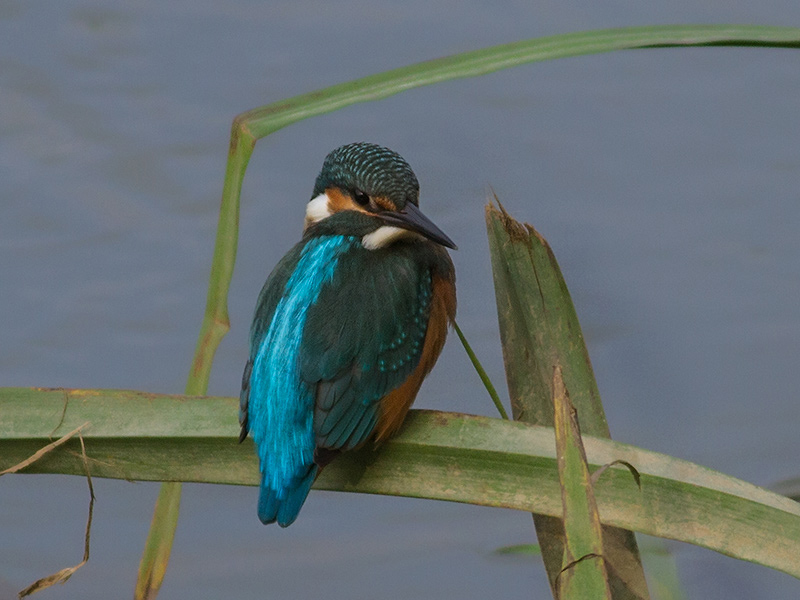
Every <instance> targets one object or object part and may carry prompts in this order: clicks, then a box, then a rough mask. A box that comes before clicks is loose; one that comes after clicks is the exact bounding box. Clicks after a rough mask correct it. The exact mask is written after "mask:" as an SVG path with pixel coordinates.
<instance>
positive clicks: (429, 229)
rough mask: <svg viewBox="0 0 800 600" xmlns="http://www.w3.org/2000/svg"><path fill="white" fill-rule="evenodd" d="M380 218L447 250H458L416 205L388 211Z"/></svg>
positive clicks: (381, 214)
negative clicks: (413, 232)
mask: <svg viewBox="0 0 800 600" xmlns="http://www.w3.org/2000/svg"><path fill="white" fill-rule="evenodd" d="M378 216H379V217H380V218H381V219H383V220H384V221H385V222H386V223H389V224H390V225H395V226H397V227H402V228H403V229H408V230H409V231H415V232H416V233H419V234H422V235H424V236H425V237H426V238H428V239H429V240H431V241H432V242H436V243H437V244H440V245H442V246H444V247H446V248H452V249H453V250H458V247H457V246H456V245H455V244H454V243H453V240H451V239H450V238H449V237H447V235H445V233H444V231H442V230H441V229H439V228H438V227H437V226H436V225H434V224H433V221H431V220H430V219H429V218H428V217H426V216H425V215H423V214H422V211H420V209H419V208H417V206H416V205H415V204H411V202H408V203H406V205H405V206H404V207H403V210H399V211H397V212H388V211H387V212H384V213H380V214H379V215H378Z"/></svg>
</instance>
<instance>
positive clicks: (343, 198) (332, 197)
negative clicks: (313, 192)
mask: <svg viewBox="0 0 800 600" xmlns="http://www.w3.org/2000/svg"><path fill="white" fill-rule="evenodd" d="M325 194H326V195H327V196H328V210H329V211H330V213H331V214H335V213H337V212H341V211H343V210H357V211H359V212H363V213H366V212H367V211H366V210H364V209H363V208H362V207H361V206H359V205H358V204H356V203H355V202H354V201H353V198H351V197H350V194H347V193H345V192H343V191H342V190H341V189H340V188H338V187H329V188H328V189H327V190H325Z"/></svg>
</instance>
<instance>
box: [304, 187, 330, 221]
mask: <svg viewBox="0 0 800 600" xmlns="http://www.w3.org/2000/svg"><path fill="white" fill-rule="evenodd" d="M331 214H332V213H331V211H330V209H329V208H328V194H326V193H325V192H323V193H321V194H320V195H319V196H317V197H316V198H312V200H311V201H310V202H309V203H308V205H307V206H306V227H308V226H309V225H311V224H312V223H316V222H317V221H322V219H327V218H328V217H330V216H331Z"/></svg>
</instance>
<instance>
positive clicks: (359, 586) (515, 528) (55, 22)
mask: <svg viewBox="0 0 800 600" xmlns="http://www.w3.org/2000/svg"><path fill="white" fill-rule="evenodd" d="M675 22H684V23H688V22H695V23H725V22H738V23H764V24H779V25H784V24H799V23H800V4H798V3H796V2H781V1H778V0H776V1H773V2H761V3H748V2H741V1H739V2H733V1H732V2H724V1H722V2H705V3H697V2H689V1H688V0H681V1H678V2H671V3H668V4H667V3H664V4H662V5H659V6H652V5H650V4H649V3H643V4H641V5H631V4H630V3H628V2H622V1H619V0H608V1H605V2H602V3H594V2H588V1H586V0H584V1H583V2H570V1H567V2H560V3H548V2H543V3H536V4H534V3H529V2H499V3H498V2H479V1H474V0H473V1H470V2H464V3H455V2H446V3H428V2H420V1H418V0H411V1H410V2H405V3H402V4H400V3H395V2H386V1H378V2H365V1H359V0H352V1H350V2H342V3H328V2H308V3H302V5H301V4H300V3H296V2H269V3H262V2H252V1H251V2H246V1H235V0H231V1H229V2H226V3H218V2H208V1H200V2H184V3H179V2H173V3H168V4H167V3H160V2H145V3H137V5H136V6H135V7H134V6H132V5H131V3H126V2H120V1H116V2H114V1H112V0H109V1H107V2H89V1H84V2H79V1H67V0H60V1H59V2H54V1H50V2H37V3H30V2H15V1H13V0H6V2H3V3H1V4H0V194H1V197H2V202H3V213H2V214H3V216H2V218H1V219H0V256H2V260H0V282H2V283H1V285H0V306H2V310H1V311H0V340H2V344H0V385H3V386H7V385H23V386H28V385H41V386H68V387H112V388H136V389H145V390H151V391H157V392H172V393H180V392H181V391H182V390H183V385H184V381H185V376H186V373H187V371H188V365H189V361H190V358H191V355H192V351H193V348H194V343H195V337H196V332H197V330H198V327H199V324H200V320H201V316H202V310H203V306H204V302H205V286H206V281H207V272H208V267H209V264H210V259H211V252H212V243H213V233H214V228H215V225H216V212H217V208H218V202H219V195H220V191H221V188H222V176H223V171H224V160H225V156H226V150H227V143H228V132H229V127H230V122H231V119H232V118H233V116H234V115H235V114H237V113H239V112H241V111H243V110H247V109H249V108H252V107H255V106H259V105H261V104H265V103H267V102H271V101H275V100H278V99H281V98H284V97H287V96H290V95H294V94H297V93H301V92H305V91H310V90H312V89H316V88H319V87H322V86H324V85H328V84H333V83H337V82H340V81H345V80H349V79H352V78H355V77H358V76H363V75H367V74H370V73H374V72H377V71H381V70H384V69H388V68H392V67H397V66H401V65H405V64H408V63H411V62H416V61H420V60H424V59H428V58H433V57H437V56H442V55H447V54H452V53H454V52H458V51H462V50H467V49H473V48H478V47H482V46H487V45H491V44H496V43H502V42H507V41H512V40H517V39H523V38H527V37H534V36H539V35H549V34H554V33H561V32H567V31H575V30H583V29H591V28H601V27H614V26H623V25H640V24H666V23H675ZM799 56H800V55H798V53H797V52H796V51H789V50H754V49H749V50H748V49H696V50H691V49H687V50H650V51H635V52H624V53H616V54H609V55H603V56H597V57H587V58H575V59H567V60H562V61H557V62H552V63H547V64H538V65H531V66H526V67H522V68H518V69H516V70H512V71H509V72H506V73H501V74H495V75H491V76H487V77H484V78H481V79H476V80H470V81H459V82H455V83H449V84H445V85H440V86H437V87H435V88H427V89H422V90H417V91H413V92H408V93H405V94H402V95H400V96H395V97H393V98H391V99H389V100H385V101H382V102H379V103H374V104H369V105H360V106H355V107H351V108H348V109H346V110H343V111H340V112H339V113H336V114H332V115H328V116H324V117H320V118H316V119H313V120H310V121H306V122H304V123H300V124H298V125H294V126H292V127H290V128H288V129H285V130H283V131H281V132H279V133H278V134H276V135H274V136H272V137H271V138H269V139H268V140H265V141H262V142H260V143H259V146H258V148H257V150H256V152H255V155H254V157H253V160H252V161H251V166H250V169H249V171H248V176H247V179H246V182H245V189H244V193H243V209H242V235H241V243H240V250H239V262H238V264H237V269H236V273H235V276H234V281H233V287H232V290H231V299H230V312H231V320H232V326H233V328H232V330H231V334H230V335H229V336H228V337H227V338H226V339H225V341H224V342H223V344H222V346H221V348H220V351H219V352H218V356H217V361H216V366H215V369H214V372H213V376H212V380H211V387H210V392H211V393H213V394H224V395H235V394H237V393H238V385H239V381H240V375H241V366H242V364H243V362H244V360H245V355H246V351H247V349H246V337H247V328H248V325H249V319H250V315H251V311H252V308H253V304H254V302H255V297H256V294H257V293H258V290H259V288H260V286H261V284H262V283H263V280H264V278H265V276H266V275H267V273H268V272H269V270H270V269H271V267H272V265H273V264H274V263H275V262H276V261H277V260H278V258H279V257H280V256H281V255H282V253H283V252H284V251H285V250H286V249H288V248H289V247H290V246H291V245H292V244H293V243H294V242H295V241H296V240H297V239H298V237H299V231H300V228H301V226H302V217H303V207H304V204H305V202H306V201H307V200H308V198H309V195H310V193H311V188H312V185H313V180H314V177H315V176H316V173H317V171H318V169H319V166H320V165H321V162H322V159H323V157H324V155H325V154H326V153H327V152H328V151H329V150H330V149H332V148H334V147H336V146H338V145H340V144H342V143H346V142H350V141H354V140H369V141H375V142H378V143H381V144H384V145H387V146H390V147H392V148H394V149H396V150H397V151H399V152H400V153H401V154H403V155H404V156H405V157H406V158H407V159H408V160H409V162H410V163H411V164H412V166H413V167H414V168H415V170H416V172H417V175H418V176H419V179H420V181H421V182H422V187H423V197H422V202H423V205H424V209H425V212H426V213H427V214H428V215H429V216H431V218H432V219H433V220H434V221H435V222H436V223H437V224H438V225H440V226H441V227H442V229H443V230H444V231H446V232H447V233H448V234H450V235H451V237H453V239H455V240H456V242H457V243H458V245H459V247H460V250H459V251H458V252H457V253H455V255H454V260H455V262H456V267H457V269H458V273H459V302H460V313H459V314H460V319H459V320H460V322H461V325H462V327H463V328H464V330H465V331H466V333H467V334H468V336H469V337H470V339H471V341H472V343H473V345H475V346H476V348H477V350H478V352H479V354H480V356H481V358H482V359H483V360H484V362H485V365H486V367H487V368H488V370H489V373H490V375H491V376H492V378H493V379H494V381H495V382H496V383H498V384H500V383H502V382H503V371H502V360H501V354H500V349H499V335H498V332H497V324H496V315H495V312H494V293H493V288H492V282H491V273H490V267H489V258H488V248H487V244H486V241H485V234H484V224H483V210H482V206H483V203H484V201H485V198H486V191H487V189H488V186H492V188H493V189H494V190H495V191H496V192H497V194H498V195H499V196H500V198H501V199H502V201H503V202H504V203H505V204H506V206H507V208H508V209H509V210H510V211H511V212H512V213H513V214H514V215H516V216H517V217H518V218H520V219H524V220H526V221H529V222H531V223H533V224H534V225H535V226H536V227H537V228H538V229H539V230H540V231H541V232H542V233H543V234H544V235H545V236H546V237H547V238H548V239H549V240H550V242H551V243H552V245H553V247H554V249H555V251H556V254H557V256H558V258H559V260H560V263H561V266H562V269H563V271H564V274H565V277H566V279H567V282H568V283H569V286H570V290H571V292H572V295H573V299H574V301H575V303H576V305H577V309H578V313H579V315H580V316H581V320H582V323H583V327H584V331H585V333H586V336H587V339H588V343H589V350H590V353H591V356H592V359H593V362H594V367H595V371H596V374H597V377H598V380H599V384H600V389H601V392H602V393H603V397H604V400H605V406H606V410H607V413H608V416H609V422H610V424H611V428H612V432H613V434H614V437H615V438H616V439H619V440H621V441H625V442H630V443H634V444H638V445H641V446H644V447H647V448H651V449H653V450H658V451H662V452H667V453H669V454H673V455H676V456H680V457H682V458H686V459H689V460H692V461H696V462H699V463H701V464H704V465H708V466H711V467H714V468H717V469H720V470H723V471H725V472H728V473H731V474H734V475H737V476H739V477H743V478H745V479H747V480H749V481H752V482H755V483H758V484H762V485H769V484H770V483H772V482H774V481H776V480H779V479H782V478H788V477H792V476H798V475H799V474H800V473H799V472H798V462H797V456H798V451H799V450H800V441H798V436H797V423H798V421H800V408H798V402H797V398H798V392H800V369H798V368H797V356H798V354H800V303H799V302H798V297H799V296H800V261H799V260H798V257H800V236H798V235H797V232H798V224H800V202H798V201H799V200H800V146H798V144H797V140H798V139H800V121H799V120H798V98H800V69H798V64H800V62H798V57H799ZM418 406H421V407H426V408H439V409H445V410H460V411H464V412H472V413H480V414H487V415H492V414H493V410H494V409H493V407H492V406H491V404H490V402H489V400H488V399H487V398H486V397H485V394H484V393H482V391H481V388H480V386H479V383H478V381H477V378H476V376H475V375H474V374H473V372H472V370H471V368H470V366H469V364H468V362H467V360H466V357H465V356H464V353H463V351H462V350H461V349H460V346H459V345H458V344H457V343H452V342H451V343H450V344H449V345H448V347H447V348H446V350H445V353H444V355H443V357H442V359H441V361H440V364H439V367H438V368H437V370H436V371H435V372H434V373H433V375H432V376H431V377H430V379H429V381H428V383H427V384H426V386H425V388H424V389H423V392H422V394H421V396H420V399H419V401H418ZM0 418H2V416H1V415H0ZM95 486H96V491H97V496H98V502H97V506H96V511H95V525H94V531H93V540H92V542H93V545H92V551H93V555H92V558H91V561H90V563H89V565H88V566H86V567H85V568H84V569H83V570H82V571H80V572H79V573H78V574H77V575H76V576H75V577H74V578H73V580H72V581H70V582H69V583H68V584H67V585H66V586H65V587H59V588H57V589H56V590H55V591H50V592H46V594H49V597H54V598H56V597H57V598H94V597H97V598H109V597H110V598H117V597H123V598H124V597H130V594H131V590H132V588H133V583H134V579H135V572H136V568H137V565H138V560H139V557H140V553H141V549H142V545H143V543H144V539H145V536H146V533H147V529H148V526H149V521H150V517H151V514H152V507H153V502H154V499H155V496H156V493H157V489H158V488H157V486H156V485H150V484H131V483H125V482H118V481H97V482H96V483H95ZM255 502H256V490H255V489H250V488H227V487H215V486H200V485H192V486H187V488H186V491H185V494H184V504H183V510H182V519H181V524H180V526H179V530H178V535H177V539H176V544H175V549H174V554H173V561H172V565H171V568H170V571H169V573H168V576H167V579H166V583H165V586H164V589H163V593H162V596H163V597H164V598H176V599H183V598H186V599H188V598H193V599H194V598H219V597H222V596H223V595H225V596H231V595H235V596H236V597H238V598H256V597H281V598H287V599H289V598H308V597H313V596H322V595H324V596H325V597H326V598H329V599H331V600H333V599H335V598H348V599H350V598H357V599H358V598H387V599H395V598H397V599H399V598H409V597H418V598H456V597H460V598H484V597H486V596H487V595H493V596H502V597H507V598H528V597H547V594H548V593H549V592H548V591H547V588H546V582H545V578H544V575H543V570H542V568H541V567H540V566H539V564H538V559H535V560H531V559H526V558H510V559H509V558H505V557H497V556H494V555H493V554H492V552H493V550H494V549H495V548H497V547H499V546H503V545H507V544H517V543H524V542H528V541H531V540H532V538H533V533H532V527H531V526H530V516H529V515H526V514H522V513H515V512H512V511H501V510H491V509H483V508H476V507H469V506H460V505H452V504H446V503H436V502H426V501H415V500H407V499H396V498H383V497H369V496H351V495H345V494H334V493H322V492H315V493H313V494H312V496H311V498H310V500H309V502H308V503H307V505H306V507H305V508H304V510H303V514H302V518H301V519H300V520H299V521H298V522H297V523H296V524H295V525H293V526H292V527H291V528H290V529H288V530H280V529H278V528H276V527H270V528H264V527H262V526H261V525H260V523H259V522H258V520H257V518H256V515H255ZM86 503H87V491H86V485H85V482H84V481H83V480H82V479H80V478H67V477H46V476H42V477H33V476H27V477H23V476H18V477H5V478H3V479H2V481H1V482H0V505H1V506H2V511H0V539H2V540H3V542H2V544H0V598H5V597H11V594H12V593H13V591H14V590H18V589H20V588H22V587H23V586H25V585H27V584H28V583H30V582H31V581H32V580H34V579H36V578H38V577H40V576H43V575H45V574H47V573H50V572H52V571H55V570H57V569H59V568H61V567H64V566H68V565H71V564H74V563H76V562H77V561H78V560H79V559H80V556H81V553H82V539H83V527H84V521H85V516H86ZM671 547H672V548H673V549H674V550H675V552H676V556H677V560H678V567H679V571H680V575H681V578H682V579H683V581H684V582H685V584H686V587H687V590H688V592H689V595H690V597H692V598H705V599H716V598H719V599H723V598H724V599H726V600H728V599H740V598H741V599H749V598H755V597H760V598H772V599H779V598H781V599H782V598H786V599H789V598H791V599H794V598H797V597H798V594H800V583H798V582H797V581H796V580H795V579H793V578H791V577H788V576H785V575H782V574H778V573H774V572H771V571H769V570H767V569H763V568H759V567H756V566H753V565H749V564H745V563H740V562H738V561H734V560H732V559H728V558H725V557H722V556H718V555H716V554H714V553H711V552H707V551H702V550H699V549H695V548H691V547H688V546H682V545H677V544H673V545H671ZM43 597H44V596H43Z"/></svg>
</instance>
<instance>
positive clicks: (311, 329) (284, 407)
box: [239, 142, 456, 527]
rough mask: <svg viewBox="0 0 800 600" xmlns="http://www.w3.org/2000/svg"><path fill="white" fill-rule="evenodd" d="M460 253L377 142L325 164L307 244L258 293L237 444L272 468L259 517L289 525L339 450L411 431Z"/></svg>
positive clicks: (447, 318)
mask: <svg viewBox="0 0 800 600" xmlns="http://www.w3.org/2000/svg"><path fill="white" fill-rule="evenodd" d="M446 248H452V249H454V250H455V249H456V245H455V244H454V243H453V241H452V240H451V239H450V238H449V237H447V235H445V234H444V233H443V232H442V231H441V230H440V229H439V228H438V227H437V226H436V225H434V223H433V222H432V221H430V220H429V219H428V218H427V217H425V216H424V215H423V214H422V212H421V211H420V209H419V182H418V181H417V177H416V175H414V171H412V170H411V167H410V166H409V164H408V163H407V162H406V161H405V160H404V159H403V158H402V157H401V156H400V155H399V154H397V153H396V152H393V151H392V150H389V149H388V148H384V147H382V146H378V145H376V144H369V143H363V142H360V143H354V144H348V145H346V146H341V147H340V148H337V149H336V150H333V151H332V152H331V153H330V154H328V156H327V157H326V158H325V160H324V162H323V165H322V170H321V171H320V173H319V175H318V176H317V179H316V182H315V183H314V190H313V192H312V194H311V200H310V201H309V203H308V205H307V206H306V212H305V224H304V229H303V238H302V240H301V241H300V242H299V243H298V244H297V245H295V246H294V247H293V248H292V249H291V250H289V252H288V253H287V254H286V255H285V256H284V257H283V258H282V259H281V260H280V261H279V262H278V264H277V265H276V266H275V268H274V269H273V271H272V273H271V274H270V275H269V277H268V278H267V281H266V283H265V284H264V287H263V288H262V290H261V293H260V294H259V297H258V302H257V304H256V309H255V314H254V317H253V323H252V325H251V327H250V357H249V360H248V361H247V364H246V365H245V369H244V375H243V377H242V391H241V395H240V405H239V422H240V423H241V426H242V430H241V435H240V436H239V441H240V442H241V441H244V439H245V438H246V437H247V434H248V433H249V434H250V435H251V436H252V438H253V441H254V442H255V446H256V451H257V453H258V458H259V464H260V470H261V487H260V493H259V500H258V516H259V518H260V519H261V522H262V523H264V524H265V525H266V524H269V523H274V522H276V521H277V522H278V524H279V525H280V526H281V527H288V526H289V525H291V524H292V523H293V522H294V520H295V519H296V518H297V515H298V513H299V512H300V509H301V508H302V506H303V503H304V502H305V500H306V497H307V496H308V493H309V491H310V489H311V485H312V484H313V483H314V480H315V479H316V477H317V475H318V474H319V473H320V471H321V470H322V469H323V468H324V467H325V466H326V465H328V464H330V462H331V461H332V460H333V459H334V458H335V457H336V456H337V455H338V454H339V453H341V452H344V451H347V450H351V449H354V448H358V447H360V446H363V445H365V444H367V443H369V442H372V443H373V444H374V445H376V446H377V445H380V444H381V443H382V442H384V441H385V440H386V439H388V438H389V437H391V436H392V435H393V434H394V433H395V432H397V430H398V429H399V428H400V426H401V425H402V423H403V420H404V419H405V417H406V414H407V413H408V410H409V408H410V407H411V404H412V403H413V402H414V398H415V397H416V395H417V392H418V391H419V388H420V386H421V385H422V381H423V379H425V377H426V376H427V375H428V373H430V371H431V369H433V366H434V364H435V363H436V360H437V359H438V358H439V354H440V353H441V351H442V347H443V346H444V342H445V338H446V336H447V330H448V326H449V325H450V323H451V322H452V320H453V319H454V318H455V312H456V290H455V269H454V268H453V263H452V261H451V260H450V256H449V254H448V252H447V250H446Z"/></svg>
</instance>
